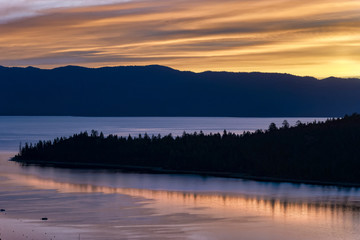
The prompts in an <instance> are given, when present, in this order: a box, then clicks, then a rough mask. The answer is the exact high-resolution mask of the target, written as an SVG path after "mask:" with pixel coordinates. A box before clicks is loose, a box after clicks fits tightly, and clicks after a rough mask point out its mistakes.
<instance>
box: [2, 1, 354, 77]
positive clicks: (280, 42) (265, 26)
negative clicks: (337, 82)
mask: <svg viewBox="0 0 360 240" xmlns="http://www.w3.org/2000/svg"><path fill="white" fill-rule="evenodd" d="M0 2H1V1H0ZM59 3H61V4H59ZM99 3H100V1H92V0H88V1H80V0H79V1H40V0H35V1H20V0H15V1H13V3H12V5H11V6H10V5H5V6H7V7H5V8H1V9H2V10H0V11H2V12H4V9H7V10H6V12H7V15H4V16H5V20H4V19H2V17H0V23H2V24H0V53H1V54H0V64H2V65H7V66H9V65H10V66H27V65H35V66H39V67H54V66H59V65H67V64H77V65H83V66H91V67H96V66H104V65H147V64H162V65H167V66H171V67H174V68H177V69H181V70H192V71H205V70H220V71H223V70H228V71H266V72H288V73H293V74H299V75H314V76H318V77H325V76H329V75H335V76H358V75H360V73H359V70H358V69H360V68H359V66H360V1H358V0H343V1H335V0H312V1H307V0H305V1H304V0H302V1H300V0H257V1H253V0H223V1H214V0H197V1H190V0H172V1H165V0H144V1H127V2H125V1H115V0H114V1H101V4H102V5H99ZM1 4H2V3H1ZM22 8H24V9H32V11H29V12H30V13H31V12H32V13H33V14H30V15H26V14H25V13H23V12H24V11H23V10H21V9H22ZM19 9H20V10H19ZM15 15H16V17H9V16H15ZM0 16H3V15H0ZM6 16H7V17H6Z"/></svg>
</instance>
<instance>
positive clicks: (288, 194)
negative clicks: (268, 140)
mask: <svg viewBox="0 0 360 240" xmlns="http://www.w3.org/2000/svg"><path fill="white" fill-rule="evenodd" d="M284 119H285V118H77V117H0V180H1V181H0V209H5V210H6V211H4V212H0V238H1V239H10V240H11V239H16V240H17V239H36V240H41V239H60V240H62V239H63V240H65V239H89V240H90V239H244V240H262V239H264V240H265V239H274V240H275V239H276V240H288V239H309V240H312V239H314V240H315V239H316V240H332V239H346V240H347V239H360V189H358V188H339V187H331V186H316V185H306V184H291V183H271V182H256V181H249V180H241V179H231V178H217V177H204V176H196V175H169V174H138V173H123V172H120V171H116V170H113V171H111V170H106V171H105V170H89V169H66V168H51V167H36V166H28V167H25V166H21V165H19V164H17V163H14V162H10V161H8V159H9V158H11V157H12V156H13V155H14V154H16V151H17V149H18V147H19V144H20V142H21V143H25V142H36V141H38V140H47V139H53V138H54V137H61V136H69V135H71V134H73V133H77V132H80V131H91V130H92V129H95V130H99V131H103V132H104V134H105V135H106V134H117V135H121V136H127V135H129V134H131V135H133V136H136V135H138V134H144V133H145V132H147V133H148V134H150V135H151V134H159V133H160V134H162V135H166V134H169V133H172V134H173V135H181V134H182V132H183V131H186V132H194V131H200V130H202V131H204V132H205V133H209V132H213V133H215V132H222V131H223V130H224V129H226V130H228V131H231V132H236V133H242V132H243V131H254V130H256V129H266V128H267V127H268V125H269V124H270V123H271V122H275V123H276V124H277V125H281V123H282V121H283V120H284ZM286 119H287V120H288V122H289V123H290V124H292V125H293V124H295V122H296V121H297V120H300V121H302V122H310V121H314V119H313V118H301V119H291V118H290V119H289V118H286ZM317 120H323V119H317ZM44 217H46V218H48V220H47V221H42V220H41V218H44Z"/></svg>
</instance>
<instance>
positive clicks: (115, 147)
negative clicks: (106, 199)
mask: <svg viewBox="0 0 360 240" xmlns="http://www.w3.org/2000/svg"><path fill="white" fill-rule="evenodd" d="M13 160H15V161H18V162H21V163H23V164H40V165H52V166H65V167H95V168H116V169H122V170H141V171H147V172H167V173H197V174H210V175H219V176H226V177H240V178H250V179H259V180H279V181H291V182H308V183H325V184H338V185H350V186H360V174H359V171H360V115H359V114H353V115H351V116H348V115H346V116H345V117H343V118H332V119H328V120H327V121H325V122H316V121H314V122H311V123H301V122H300V121H298V122H297V123H296V125H295V126H289V124H288V123H287V122H286V121H284V123H283V125H282V126H280V127H277V126H276V125H275V124H273V123H272V124H270V126H269V128H268V129H267V130H257V131H255V132H244V133H243V134H234V133H230V132H226V131H225V130H224V132H223V133H221V134H220V133H214V134H204V133H202V132H199V133H197V132H195V133H191V134H190V133H185V132H184V133H183V135H182V136H176V137H174V136H172V135H167V136H160V135H158V136H148V135H147V134H145V135H143V136H142V135H139V136H137V137H132V136H128V137H118V136H116V135H109V136H104V135H103V134H102V133H98V132H97V131H94V130H93V131H92V132H91V133H87V132H82V133H79V134H74V135H73V136H71V137H69V138H57V139H54V140H53V141H39V142H38V143H37V144H34V145H32V144H26V145H25V146H23V147H21V148H20V151H19V153H18V154H17V155H16V156H15V157H14V158H13Z"/></svg>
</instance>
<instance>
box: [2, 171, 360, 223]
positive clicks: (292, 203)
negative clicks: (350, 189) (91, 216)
mask: <svg viewBox="0 0 360 240" xmlns="http://www.w3.org/2000/svg"><path fill="white" fill-rule="evenodd" d="M5 176H6V177H7V178H8V179H9V180H10V182H13V183H16V184H21V185H24V186H31V187H33V188H35V189H44V190H45V189H46V190H48V189H55V190H57V191H58V192H60V193H84V194H87V193H103V194H124V195H128V196H132V197H136V198H145V199H150V200H154V201H149V204H151V205H152V206H153V207H154V208H155V209H156V210H158V212H159V214H171V213H176V212H179V211H191V212H196V211H197V212H198V213H206V214H210V215H214V216H221V217H223V218H234V217H240V216H265V217H271V218H272V220H273V221H281V222H283V221H291V222H294V223H304V224H308V225H309V224H310V225H311V224H317V225H319V224H320V225H321V224H327V225H329V224H330V225H334V226H338V225H339V224H340V223H341V224H342V225H346V224H349V225H353V224H357V223H360V216H359V212H360V210H359V209H360V208H359V205H356V204H349V205H344V204H341V203H339V202H341V201H338V202H337V201H336V200H334V199H312V200H309V199H306V198H303V199H291V198H288V199H287V198H284V197H283V198H280V199H279V198H275V197H274V198H271V197H261V196H253V195H238V194H225V193H216V192H215V193H211V192H209V193H206V192H204V193H191V192H179V191H165V190H149V189H137V188H114V187H105V186H96V185H91V184H76V183H66V182H57V181H54V180H51V179H41V178H38V177H35V176H29V175H26V176H25V175H14V174H11V175H5Z"/></svg>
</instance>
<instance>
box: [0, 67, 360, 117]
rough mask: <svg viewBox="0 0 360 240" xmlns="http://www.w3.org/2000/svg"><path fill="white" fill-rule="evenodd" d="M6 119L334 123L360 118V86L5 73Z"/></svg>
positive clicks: (61, 71)
mask: <svg viewBox="0 0 360 240" xmlns="http://www.w3.org/2000/svg"><path fill="white" fill-rule="evenodd" d="M0 86H1V94H0V115H59V116H61V115H67V116H234V117H282V116H286V117H307V116H317V117H321V116H322V117H328V116H343V115H344V114H345V113H347V112H358V111H360V109H359V108H360V94H359V92H360V80H359V79H338V78H329V79H325V80H317V79H315V78H312V77H298V76H294V75H290V74H278V73H258V72H253V73H230V72H203V73H194V72H182V71H178V70H175V69H172V68H169V67H164V66H159V65H152V66H143V67H142V66H128V67H103V68H84V67H78V66H65V67H60V68H55V69H45V70H43V69H38V68H32V67H27V68H5V67H1V68H0Z"/></svg>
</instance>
